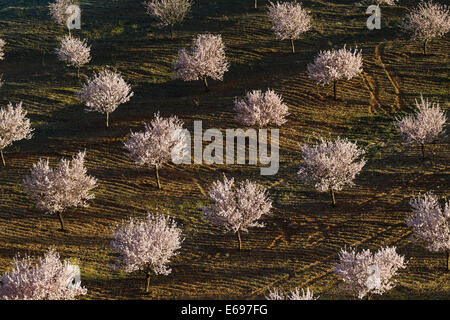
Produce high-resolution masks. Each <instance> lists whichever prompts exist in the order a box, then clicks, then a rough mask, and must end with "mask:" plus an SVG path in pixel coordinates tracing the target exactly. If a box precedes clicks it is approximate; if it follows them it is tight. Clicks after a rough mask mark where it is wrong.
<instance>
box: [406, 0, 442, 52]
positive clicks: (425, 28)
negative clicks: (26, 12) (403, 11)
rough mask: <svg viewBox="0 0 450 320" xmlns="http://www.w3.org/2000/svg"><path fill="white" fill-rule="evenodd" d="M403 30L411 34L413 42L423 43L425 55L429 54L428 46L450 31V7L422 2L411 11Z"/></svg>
mask: <svg viewBox="0 0 450 320" xmlns="http://www.w3.org/2000/svg"><path fill="white" fill-rule="evenodd" d="M402 28H403V30H404V31H405V32H407V33H409V34H411V39H412V40H417V41H422V42H423V54H427V44H428V43H429V42H430V41H431V40H432V39H434V38H440V37H442V36H444V35H445V34H446V33H447V32H449V31H450V7H449V6H448V5H445V4H439V3H434V2H433V1H421V2H420V3H419V5H418V6H417V7H416V8H413V9H410V10H409V13H408V15H407V16H406V18H405V20H404V22H403V24H402Z"/></svg>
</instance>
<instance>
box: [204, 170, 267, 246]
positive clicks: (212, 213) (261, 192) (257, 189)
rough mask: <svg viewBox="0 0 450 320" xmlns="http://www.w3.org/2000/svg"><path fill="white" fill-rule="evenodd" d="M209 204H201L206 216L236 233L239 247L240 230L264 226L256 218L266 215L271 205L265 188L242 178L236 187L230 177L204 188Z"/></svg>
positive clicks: (245, 230)
mask: <svg viewBox="0 0 450 320" xmlns="http://www.w3.org/2000/svg"><path fill="white" fill-rule="evenodd" d="M208 196H209V198H210V199H211V200H212V201H213V204H212V205H211V206H209V207H202V208H201V210H202V211H203V214H204V215H205V217H206V219H208V220H209V221H211V222H212V223H214V224H216V225H219V226H221V227H222V228H223V229H224V231H225V232H232V233H237V235H238V240H239V249H241V247H242V245H241V238H240V231H244V232H248V228H250V227H258V228H262V227H264V224H263V223H261V222H259V221H258V220H259V219H260V218H261V217H262V216H263V215H265V214H268V213H269V212H270V210H271V208H272V202H271V201H270V199H269V196H268V193H267V190H266V189H265V188H264V187H262V186H259V185H258V184H256V183H254V182H252V181H249V180H246V181H245V182H241V183H240V184H239V185H238V186H235V185H234V178H231V179H227V177H226V176H225V175H224V181H223V182H222V181H220V180H218V181H216V182H214V183H213V185H212V187H211V188H210V190H209V191H208Z"/></svg>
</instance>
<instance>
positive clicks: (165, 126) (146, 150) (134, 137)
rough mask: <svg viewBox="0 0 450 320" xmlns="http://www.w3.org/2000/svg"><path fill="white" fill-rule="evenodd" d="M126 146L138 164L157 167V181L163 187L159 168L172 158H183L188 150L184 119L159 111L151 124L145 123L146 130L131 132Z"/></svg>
mask: <svg viewBox="0 0 450 320" xmlns="http://www.w3.org/2000/svg"><path fill="white" fill-rule="evenodd" d="M124 148H125V149H126V150H127V151H128V156H129V157H130V158H131V159H132V160H133V161H134V162H135V164H136V165H138V166H149V167H155V176H156V182H157V184H158V188H159V189H161V182H160V180H159V168H160V167H161V166H162V165H163V164H164V163H167V162H169V161H171V160H172V159H175V158H178V159H182V158H183V157H184V156H185V155H186V154H187V152H188V145H187V143H186V140H185V135H184V130H183V121H181V120H180V119H178V118H177V117H176V116H172V117H169V118H162V117H160V116H159V112H158V113H156V114H155V118H154V119H153V120H152V121H151V122H150V124H145V131H143V132H131V136H130V138H129V139H128V140H127V141H125V143H124Z"/></svg>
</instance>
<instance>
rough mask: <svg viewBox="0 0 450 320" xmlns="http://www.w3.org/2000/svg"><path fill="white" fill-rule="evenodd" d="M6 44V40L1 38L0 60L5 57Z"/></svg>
mask: <svg viewBox="0 0 450 320" xmlns="http://www.w3.org/2000/svg"><path fill="white" fill-rule="evenodd" d="M5 45H6V41H5V40H3V39H0V61H1V60H3V59H5V53H4V52H3V47H4V46H5Z"/></svg>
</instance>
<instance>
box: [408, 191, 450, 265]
mask: <svg viewBox="0 0 450 320" xmlns="http://www.w3.org/2000/svg"><path fill="white" fill-rule="evenodd" d="M409 203H410V204H411V207H412V211H413V215H412V216H410V217H408V219H407V220H406V224H407V225H408V226H409V227H411V228H413V232H414V236H415V239H416V240H417V241H419V242H420V243H422V244H423V246H424V247H425V249H427V250H429V251H431V252H445V253H446V254H447V270H450V200H448V201H447V202H446V203H445V205H444V206H443V207H442V208H441V206H440V205H439V201H438V197H437V196H436V195H434V194H433V193H431V192H429V193H426V194H425V195H424V196H419V197H415V198H413V199H411V201H410V202H409Z"/></svg>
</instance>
